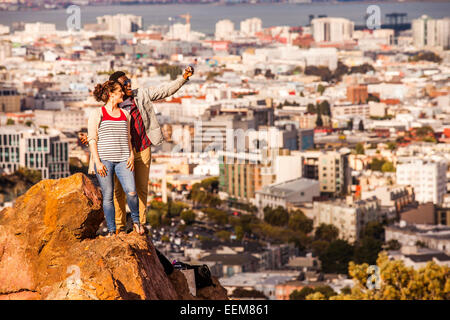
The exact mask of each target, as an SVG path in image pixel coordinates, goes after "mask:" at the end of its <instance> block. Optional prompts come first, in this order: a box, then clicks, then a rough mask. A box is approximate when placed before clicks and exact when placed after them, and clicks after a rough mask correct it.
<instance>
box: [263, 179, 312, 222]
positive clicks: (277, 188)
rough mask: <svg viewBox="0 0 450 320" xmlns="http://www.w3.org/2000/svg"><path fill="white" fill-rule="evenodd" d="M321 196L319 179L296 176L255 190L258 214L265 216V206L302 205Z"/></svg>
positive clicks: (285, 206) (284, 206)
mask: <svg viewBox="0 0 450 320" xmlns="http://www.w3.org/2000/svg"><path fill="white" fill-rule="evenodd" d="M318 196H320V190H319V182H318V181H317V180H312V179H305V178H296V179H291V180H288V181H284V182H281V183H275V184H272V185H268V186H265V187H263V188H262V189H261V190H259V191H256V192H255V198H256V202H255V203H256V206H257V207H258V208H259V212H258V216H259V218H260V219H263V218H264V215H263V210H264V208H265V207H271V208H276V207H278V206H281V207H283V208H288V207H289V206H290V205H294V206H296V205H300V204H302V203H305V202H312V201H313V198H314V197H318Z"/></svg>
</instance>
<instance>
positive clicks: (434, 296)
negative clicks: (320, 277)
mask: <svg viewBox="0 0 450 320" xmlns="http://www.w3.org/2000/svg"><path fill="white" fill-rule="evenodd" d="M377 266H378V268H379V277H380V278H379V280H380V281H379V282H378V283H379V285H380V288H379V289H376V288H373V289H369V288H368V287H367V280H368V277H369V273H368V267H369V265H368V264H367V263H363V264H355V263H353V262H350V264H349V275H350V276H351V277H352V278H353V280H354V281H355V283H356V284H355V286H354V287H353V289H352V291H351V293H350V294H346V293H342V294H340V295H337V296H333V297H331V298H330V299H332V300H350V299H351V300H449V299H450V277H449V274H450V267H448V266H446V265H442V266H439V265H437V264H436V263H435V262H434V261H430V262H428V263H427V265H426V266H425V267H422V268H420V269H418V270H415V269H414V268H412V267H406V266H405V264H404V263H403V261H401V260H394V261H390V260H389V258H388V256H387V254H386V252H381V253H380V255H379V256H378V259H377Z"/></svg>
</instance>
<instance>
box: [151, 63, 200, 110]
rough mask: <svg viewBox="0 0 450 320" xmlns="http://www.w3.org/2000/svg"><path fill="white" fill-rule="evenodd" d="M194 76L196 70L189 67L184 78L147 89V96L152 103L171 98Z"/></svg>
mask: <svg viewBox="0 0 450 320" xmlns="http://www.w3.org/2000/svg"><path fill="white" fill-rule="evenodd" d="M193 74H194V68H192V67H191V66H189V67H187V68H186V69H185V70H184V73H183V77H181V78H178V79H176V80H174V81H171V82H168V83H164V84H162V85H160V86H158V87H150V88H147V89H145V90H146V91H147V92H146V94H147V95H148V97H149V99H150V100H151V101H156V100H161V99H165V98H167V97H170V96H171V95H173V94H174V93H175V92H177V91H178V89H180V88H181V87H182V86H183V84H185V83H186V82H187V81H188V80H189V77H190V76H192V75H193Z"/></svg>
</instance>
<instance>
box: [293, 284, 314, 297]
mask: <svg viewBox="0 0 450 320" xmlns="http://www.w3.org/2000/svg"><path fill="white" fill-rule="evenodd" d="M314 292H315V291H314V289H313V288H311V287H303V288H302V289H301V290H300V291H299V290H294V291H292V292H291V294H290V295H289V300H306V296H307V295H310V294H312V293H314Z"/></svg>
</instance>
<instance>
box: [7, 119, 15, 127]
mask: <svg viewBox="0 0 450 320" xmlns="http://www.w3.org/2000/svg"><path fill="white" fill-rule="evenodd" d="M14 123H15V122H14V120H13V119H10V118H8V120H6V125H7V126H11V125H13V124H14Z"/></svg>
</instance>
